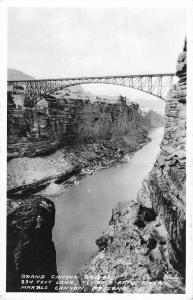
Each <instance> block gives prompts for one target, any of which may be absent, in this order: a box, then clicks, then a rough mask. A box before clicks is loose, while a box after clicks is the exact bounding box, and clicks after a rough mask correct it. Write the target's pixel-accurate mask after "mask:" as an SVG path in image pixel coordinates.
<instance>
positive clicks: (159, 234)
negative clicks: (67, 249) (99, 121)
mask: <svg viewBox="0 0 193 300" xmlns="http://www.w3.org/2000/svg"><path fill="white" fill-rule="evenodd" d="M177 76H178V77H179V81H178V83H177V84H176V85H175V86H174V87H173V89H172V90H171V92H170V93H169V95H168V101H167V104H166V111H165V131H164V137H163V140H162V144H161V151H160V154H159V156H158V158H157V160H156V162H155V165H154V167H153V169H152V171H151V172H150V174H148V177H147V178H146V179H144V181H143V184H142V189H141V190H140V191H139V193H138V197H137V201H136V200H135V201H128V202H122V203H121V202H120V203H118V205H117V206H116V207H115V209H113V212H112V218H111V220H110V222H109V226H108V228H107V229H106V230H105V231H104V232H103V234H102V236H101V237H100V238H99V239H98V240H97V241H96V244H97V245H98V247H99V251H98V253H97V254H96V255H95V256H94V257H92V258H91V260H90V261H89V263H88V264H87V265H86V266H84V267H83V268H82V272H80V274H79V278H80V285H81V286H82V291H83V292H109V293H113V292H115V293H124V292H128V293H183V292H184V280H185V278H184V276H185V164H186V153H185V148H186V46H185V47H184V51H183V53H182V54H180V56H179V58H178V62H177ZM128 197H129V195H128Z"/></svg>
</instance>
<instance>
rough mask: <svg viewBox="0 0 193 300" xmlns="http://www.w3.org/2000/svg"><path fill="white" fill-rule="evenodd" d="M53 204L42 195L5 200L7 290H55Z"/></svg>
mask: <svg viewBox="0 0 193 300" xmlns="http://www.w3.org/2000/svg"><path fill="white" fill-rule="evenodd" d="M54 223H55V207H54V204H53V202H52V201H50V200H49V199H47V198H45V197H42V196H31V197H29V198H27V199H17V200H15V201H14V200H8V215H7V284H6V290H7V291H8V292H54V291H55V287H56V280H55V279H52V278H51V276H52V275H55V276H57V267H56V252H55V246H54V243H53V241H52V229H53V226H54Z"/></svg>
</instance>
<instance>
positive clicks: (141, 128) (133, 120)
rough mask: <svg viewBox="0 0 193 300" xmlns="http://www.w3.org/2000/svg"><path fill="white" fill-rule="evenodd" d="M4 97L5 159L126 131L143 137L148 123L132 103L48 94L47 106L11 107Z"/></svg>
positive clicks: (134, 135) (117, 134)
mask: <svg viewBox="0 0 193 300" xmlns="http://www.w3.org/2000/svg"><path fill="white" fill-rule="evenodd" d="M8 98H9V99H10V100H9V101H8V159H11V158H16V157H23V156H28V157H35V156H38V155H42V154H44V155H46V154H49V153H50V152H54V151H55V150H56V149H59V148H61V147H63V146H69V145H74V144H77V143H93V142H97V141H99V140H107V139H108V140H109V139H111V138H112V137H113V136H122V135H124V134H127V133H128V134H130V135H131V136H132V138H133V141H134V140H135V141H136V142H138V140H137V138H138V137H139V139H140V137H142V136H146V137H147V130H148V129H149V128H150V127H151V123H150V122H149V120H148V118H147V117H144V116H143V115H142V113H141V112H140V109H139V105H138V104H134V103H131V104H130V105H126V104H125V103H113V104H111V103H105V102H94V103H92V102H90V101H89V100H87V101H83V100H82V99H79V98H77V99H74V98H72V99H70V98H69V99H67V98H60V99H55V98H54V97H52V99H51V98H50V99H47V102H48V107H47V108H46V107H43V108H33V109H29V108H24V107H21V106H20V107H18V108H15V107H14V103H13V99H12V98H11V94H10V93H9V92H8ZM158 123H159V124H160V125H161V124H162V122H158ZM159 124H158V126H159Z"/></svg>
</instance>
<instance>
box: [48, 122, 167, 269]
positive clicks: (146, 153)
mask: <svg viewBox="0 0 193 300" xmlns="http://www.w3.org/2000/svg"><path fill="white" fill-rule="evenodd" d="M162 135H163V128H156V129H153V130H151V132H150V134H149V136H150V138H151V139H152V141H151V142H150V143H148V144H147V145H145V146H144V147H143V148H142V149H140V150H139V151H137V152H136V153H135V154H134V155H132V156H131V157H130V159H129V160H128V162H127V163H123V164H120V165H117V166H113V167H110V168H108V169H103V170H100V171H98V172H96V173H95V174H94V175H92V176H86V177H84V178H83V179H82V180H81V182H80V184H79V185H76V186H72V187H71V188H70V190H69V191H68V192H64V193H62V194H60V195H58V196H57V197H54V198H53V201H54V203H55V206H56V220H55V226H54V230H53V240H54V243H55V247H56V255H57V268H58V273H59V274H60V275H76V274H77V273H78V272H79V270H80V267H81V266H82V265H83V264H85V263H86V262H87V261H88V260H89V257H90V256H91V255H92V254H93V253H95V252H96V250H97V246H96V245H95V240H96V239H97V238H98V237H100V236H101V233H102V231H103V230H104V229H105V227H106V226H107V225H108V222H109V220H110V218H111V213H112V208H113V207H114V206H115V204H116V203H117V202H119V201H127V200H129V199H136V196H137V192H138V190H139V189H140V186H141V183H142V180H143V178H144V177H145V176H146V175H147V173H148V172H149V171H150V170H151V168H152V166H153V163H154V162H155V160H156V157H157V154H158V152H159V145H160V142H161V139H162Z"/></svg>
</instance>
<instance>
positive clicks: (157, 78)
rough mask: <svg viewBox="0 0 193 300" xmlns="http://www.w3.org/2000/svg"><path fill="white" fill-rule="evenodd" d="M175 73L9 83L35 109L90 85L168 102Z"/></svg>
mask: <svg viewBox="0 0 193 300" xmlns="http://www.w3.org/2000/svg"><path fill="white" fill-rule="evenodd" d="M175 76H176V74H175V73H165V74H164V73H163V74H142V75H124V76H118V75H117V76H96V77H77V78H60V79H39V80H36V79H34V80H16V81H8V85H9V86H10V85H11V87H12V88H11V90H12V92H13V93H14V90H15V89H18V87H19V86H21V88H23V89H24V93H25V100H24V106H26V107H33V106H34V105H36V104H37V103H38V102H39V101H40V100H41V99H42V98H46V97H47V96H49V95H51V94H53V93H54V92H56V91H58V90H62V89H64V88H67V87H70V86H74V85H80V84H88V83H102V84H114V85H120V86H126V87H129V88H133V89H137V90H139V91H143V92H145V93H148V94H151V95H154V96H156V97H158V98H161V99H162V100H164V101H166V99H167V94H168V92H169V90H170V89H171V87H172V84H173V78H174V77H175Z"/></svg>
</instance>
